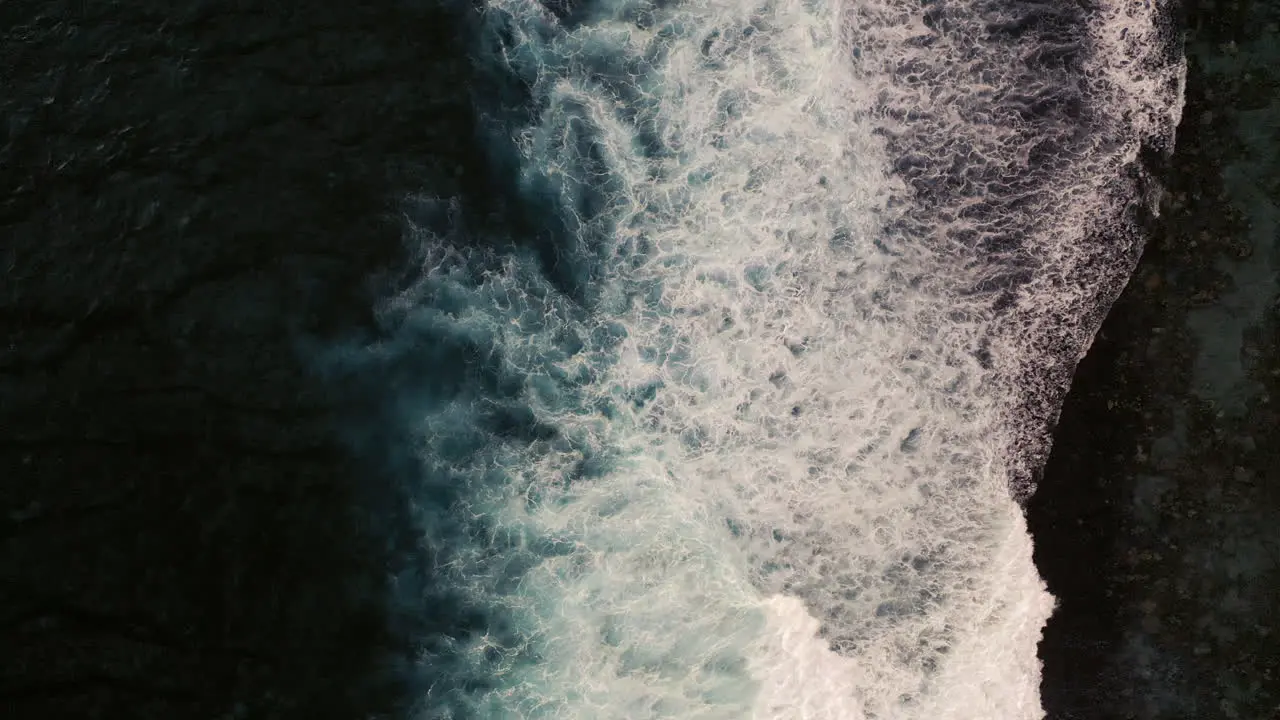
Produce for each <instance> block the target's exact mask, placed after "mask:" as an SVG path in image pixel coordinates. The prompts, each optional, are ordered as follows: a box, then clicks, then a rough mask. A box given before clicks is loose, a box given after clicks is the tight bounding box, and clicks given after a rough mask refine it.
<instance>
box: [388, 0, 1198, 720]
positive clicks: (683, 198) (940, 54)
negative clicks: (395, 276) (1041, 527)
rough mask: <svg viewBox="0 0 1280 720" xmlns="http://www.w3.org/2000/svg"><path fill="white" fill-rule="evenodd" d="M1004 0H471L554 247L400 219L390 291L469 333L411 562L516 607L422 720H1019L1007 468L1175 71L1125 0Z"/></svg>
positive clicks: (445, 656) (1018, 636)
mask: <svg viewBox="0 0 1280 720" xmlns="http://www.w3.org/2000/svg"><path fill="white" fill-rule="evenodd" d="M1002 6H1003V4H985V3H981V2H976V3H967V4H963V5H962V4H960V3H954V2H938V3H931V4H930V6H929V7H928V8H923V9H922V8H920V7H917V6H916V5H915V4H914V3H895V2H865V3H844V2H838V1H836V2H826V1H823V0H763V1H761V2H736V1H732V0H691V1H689V2H672V3H666V2H662V3H651V2H627V1H622V2H613V3H602V4H587V3H583V4H577V5H573V6H572V7H571V6H570V5H569V4H565V3H560V4H557V5H555V6H554V7H550V8H549V7H547V6H544V5H540V4H537V3H534V2H529V1H528V0H492V1H491V2H489V3H488V5H487V7H486V10H485V13H484V15H483V17H482V21H481V33H480V34H481V36H482V37H481V39H480V41H478V42H477V46H476V47H477V51H476V57H477V62H479V63H482V64H485V65H487V66H488V67H490V68H494V69H495V70H494V71H495V72H498V73H502V74H506V75H509V76H510V77H514V78H518V79H519V82H520V83H521V85H522V87H524V88H525V89H526V90H527V91H528V93H529V95H530V97H531V98H532V115H531V117H532V122H524V123H522V122H517V121H515V120H510V119H509V118H508V119H505V120H504V119H503V118H502V117H498V116H500V115H501V113H500V112H499V111H498V110H495V109H492V108H491V109H490V110H488V111H486V112H490V113H491V114H492V115H494V116H495V117H497V119H496V120H494V126H495V127H498V128H507V130H504V131H503V132H506V131H509V134H508V135H507V136H503V135H502V134H501V133H498V136H497V141H498V142H505V143H507V144H509V147H510V148H511V150H512V152H515V153H516V155H517V157H518V162H517V163H516V166H517V167H518V168H519V172H518V174H519V177H517V178H515V179H514V180H513V187H515V188H516V189H517V192H518V193H519V194H520V195H521V198H522V201H523V202H524V203H526V204H527V205H528V206H529V207H531V208H535V209H537V210H538V211H540V212H542V213H545V215H542V216H539V217H543V218H544V219H545V221H544V222H540V223H529V224H528V226H527V230H528V232H530V233H534V234H536V235H537V238H538V242H540V243H542V244H543V245H542V247H544V248H545V247H548V246H550V247H553V249H554V252H546V251H544V252H542V253H541V255H539V256H538V257H534V256H533V255H536V253H535V254H529V253H523V254H522V253H519V252H514V253H511V254H510V255H508V256H505V257H504V256H501V255H499V254H498V253H496V252H489V253H482V252H479V251H475V252H473V253H470V254H468V253H466V252H463V251H461V250H459V249H458V248H457V247H455V245H456V243H454V242H453V241H452V240H451V239H450V238H449V237H446V236H443V235H441V234H440V233H431V232H423V233H421V234H419V236H418V238H419V239H420V241H421V243H422V247H423V262H422V273H421V277H420V279H419V281H418V282H417V283H416V284H414V285H413V287H411V288H410V289H409V290H408V291H407V292H406V293H405V294H403V295H402V296H401V297H400V298H398V299H397V300H396V302H394V303H391V304H389V306H388V312H389V313H392V314H394V315H395V316H396V317H397V318H399V320H398V321H397V322H399V323H400V325H399V327H401V328H408V329H406V330H403V332H402V333H401V336H402V337H403V335H404V333H407V332H409V331H410V330H412V329H416V330H413V331H414V332H418V333H423V334H426V335H427V336H429V337H431V338H434V340H433V342H435V343H436V344H435V345H433V346H432V347H442V346H443V345H441V344H440V343H444V342H445V341H446V340H447V343H452V345H448V347H453V346H455V345H456V346H457V347H458V348H459V350H458V357H459V358H461V360H460V364H459V366H458V367H460V368H463V369H462V370H460V371H459V372H461V373H462V376H460V377H462V379H460V380H459V381H458V383H457V384H456V385H455V386H450V388H449V389H447V391H446V390H443V389H437V390H433V391H432V392H434V393H435V394H434V395H431V396H430V400H431V402H429V403H426V402H420V401H417V400H409V401H406V403H405V405H404V407H405V410H404V412H405V414H406V416H408V417H410V421H411V422H413V423H414V424H415V426H416V427H417V428H418V431H419V434H420V436H421V437H423V438H424V441H423V444H422V458H423V468H424V471H423V472H424V477H425V478H429V479H430V482H433V483H436V484H437V485H433V486H432V487H437V486H440V487H447V488H449V491H450V492H451V493H453V496H456V498H457V500H456V501H453V502H451V504H450V505H449V506H448V512H444V513H438V514H437V515H432V516H430V518H429V521H428V520H424V527H426V528H439V527H441V526H442V524H448V523H452V524H453V525H450V527H455V526H456V528H460V531H461V532H462V533H463V534H464V535H465V536H466V537H467V538H468V541H467V542H465V543H461V544H458V545H456V546H455V547H452V548H450V549H449V550H447V551H445V550H441V551H440V552H439V554H438V558H439V567H438V568H437V569H436V570H437V571H438V572H439V573H440V575H441V577H444V578H447V579H448V581H449V582H451V583H453V585H454V586H455V587H456V588H457V592H458V593H459V595H460V596H461V597H463V598H465V601H466V602H469V603H472V604H474V605H475V606H476V607H485V608H487V609H488V611H489V612H491V613H492V614H493V616H494V617H501V618H504V622H503V624H502V626H501V627H497V626H496V625H495V627H493V628H492V629H491V631H489V632H480V631H477V632H474V633H471V634H469V635H466V636H465V637H461V638H456V639H455V640H453V641H451V643H450V644H449V645H448V646H447V647H442V648H433V649H432V650H431V652H429V653H424V656H423V662H424V664H427V663H436V664H440V663H444V662H449V663H454V664H456V665H457V667H458V668H459V670H458V673H460V674H465V675H466V676H467V677H469V678H477V679H476V680H474V681H468V682H466V683H458V684H457V685H456V686H454V687H451V688H449V689H447V690H440V691H439V692H440V693H444V694H447V698H446V699H442V698H441V697H440V696H436V695H431V694H430V693H429V694H428V697H427V698H426V699H424V703H423V707H424V710H423V713H424V717H436V716H439V717H454V716H475V717H494V718H497V717H501V718H531V719H532V718H557V719H562V720H575V719H581V720H588V719H592V720H594V719H598V718H627V719H632V718H634V719H641V718H681V719H695V718H698V719H700V718H707V719H711V718H726V719H727V718H760V719H762V720H763V719H766V718H769V719H774V718H776V719H783V718H787V719H791V718H796V719H799V718H806V719H808V718H812V719H826V718H831V719H832V720H834V719H836V718H841V719H848V718H880V719H884V718H903V719H906V718H936V719H937V720H947V719H952V718H954V719H955V720H962V719H968V718H974V717H999V718H1010V719H1016V718H1039V717H1042V714H1043V713H1042V711H1041V709H1040V706H1039V694H1038V685H1039V676H1038V669H1039V665H1038V661H1037V659H1036V642H1037V641H1038V639H1039V634H1040V628H1041V627H1042V626H1043V624H1044V622H1045V620H1046V619H1047V617H1048V615H1049V613H1050V611H1051V609H1052V604H1053V601H1052V598H1051V597H1050V596H1049V595H1048V593H1047V592H1046V591H1045V588H1044V586H1043V583H1042V582H1041V581H1040V579H1039V577H1038V576H1037V574H1036V572H1035V568H1034V566H1033V565H1032V562H1031V542H1030V539H1029V537H1028V535H1027V531H1026V526H1025V523H1024V522H1023V518H1022V515H1021V512H1020V509H1019V507H1018V506H1017V504H1016V503H1015V501H1014V499H1013V497H1012V496H1011V488H1010V485H1011V483H1014V482H1016V481H1017V480H1018V478H1019V477H1020V475H1019V473H1020V472H1022V471H1023V469H1024V467H1023V466H1022V465H1020V464H1019V463H1025V462H1026V461H1025V453H1024V454H1022V455H1020V454H1019V452H1020V451H1021V450H1026V451H1027V452H1029V453H1030V454H1031V455H1034V453H1035V452H1038V451H1039V450H1038V449H1037V446H1035V442H1040V443H1042V444H1043V434H1044V432H1045V429H1044V425H1045V423H1044V422H1043V420H1044V418H1045V417H1047V416H1048V415H1052V414H1053V413H1055V412H1056V409H1053V410H1051V411H1050V410H1046V409H1045V408H1047V407H1049V405H1046V403H1049V404H1052V403H1054V402H1057V400H1056V399H1055V398H1054V397H1053V388H1054V387H1055V385H1054V384H1055V383H1058V382H1059V381H1060V380H1061V378H1060V377H1059V376H1058V375H1055V374H1054V373H1057V372H1059V371H1058V370H1057V369H1056V368H1059V367H1061V366H1064V364H1066V365H1070V366H1072V367H1073V366H1074V362H1075V359H1076V358H1078V356H1079V353H1080V352H1082V347H1083V345H1084V344H1086V343H1087V339H1088V337H1089V336H1090V335H1091V333H1092V332H1093V329H1094V327H1091V326H1089V323H1088V321H1087V320H1080V319H1079V318H1078V317H1077V316H1088V315H1089V314H1090V313H1093V314H1096V313H1098V312H1100V309H1099V308H1100V303H1099V300H1098V297H1101V296H1105V295H1106V293H1108V292H1111V289H1110V287H1111V286H1109V285H1108V283H1112V284H1113V285H1114V284H1115V283H1116V282H1117V281H1119V282H1122V281H1123V276H1124V274H1125V273H1127V272H1128V268H1127V267H1126V266H1125V262H1127V260H1126V258H1129V257H1130V256H1131V255H1132V254H1133V249H1132V247H1131V246H1129V245H1125V246H1124V247H1112V246H1109V245H1106V242H1114V238H1113V239H1112V240H1109V241H1108V240H1097V239H1090V236H1089V233H1090V232H1091V231H1090V229H1089V227H1088V226H1089V225H1090V218H1091V217H1099V218H1114V219H1115V220H1114V221H1113V223H1112V224H1113V225H1116V226H1120V225H1122V224H1123V223H1122V221H1121V219H1120V209H1121V208H1122V206H1123V205H1124V204H1125V203H1127V202H1132V201H1133V198H1134V197H1135V193H1134V192H1133V186H1131V185H1127V184H1125V182H1127V181H1124V182H1122V181H1119V180H1116V179H1115V178H1116V177H1118V174H1119V173H1121V172H1122V171H1124V170H1125V168H1128V167H1130V166H1131V165H1132V164H1133V162H1134V160H1135V158H1136V152H1137V148H1138V147H1139V146H1140V145H1141V144H1142V143H1143V142H1147V141H1149V140H1150V139H1151V138H1152V137H1155V136H1157V135H1160V134H1161V133H1166V132H1168V130H1169V128H1170V127H1171V125H1169V122H1170V121H1173V122H1175V123H1176V112H1177V109H1176V108H1173V109H1170V108H1172V106H1173V101H1172V100H1171V99H1170V98H1171V97H1172V95H1171V94H1170V93H1171V92H1173V90H1176V89H1177V88H1176V85H1177V83H1176V82H1175V80H1176V75H1177V68H1176V67H1173V66H1169V65H1167V64H1166V65H1161V64H1160V63H1159V62H1157V60H1156V59H1153V58H1148V57H1145V56H1143V55H1142V52H1144V51H1143V49H1142V48H1141V47H1137V46H1134V45H1133V44H1132V43H1131V42H1129V39H1130V38H1132V37H1133V34H1134V33H1139V34H1141V32H1147V30H1144V28H1148V27H1149V26H1150V25H1151V23H1152V22H1154V21H1153V19H1152V18H1153V12H1154V11H1152V10H1146V11H1141V12H1139V11H1136V10H1129V11H1127V12H1124V13H1120V12H1119V11H1116V10H1115V9H1114V8H1111V6H1109V5H1106V4H1105V3H1104V4H1103V5H1102V6H1100V7H1103V10H1102V11H1101V12H1102V14H1101V15H1098V16H1097V17H1095V18H1092V19H1091V18H1088V17H1084V16H1078V17H1077V16H1070V15H1069V14H1064V15H1055V14H1053V13H1052V12H1049V11H1047V10H1046V11H1045V12H1046V13H1048V14H1037V13H1038V12H1039V10H1036V11H1034V12H1033V11H1027V13H1026V14H1025V16H1015V15H1010V14H1009V13H1008V12H1007V11H1005V10H1003V9H1002ZM1037 7H1038V6H1037ZM1117 7H1118V6H1117ZM1040 10H1043V8H1040ZM1019 12H1021V11H1019ZM1002 13H1003V14H1002ZM1108 13H1110V14H1108ZM1117 13H1118V14H1119V15H1120V16H1123V19H1124V22H1126V23H1129V28H1130V29H1129V32H1128V33H1126V34H1122V35H1119V36H1117V35H1116V34H1115V32H1114V29H1113V28H1112V26H1111V25H1108V23H1111V22H1112V16H1116V15H1117ZM1048 39H1053V40H1054V41H1055V42H1057V44H1056V45H1049V44H1046V43H1047V40H1048ZM1126 43H1128V44H1127V45H1126ZM1037 48H1040V51H1038V54H1037V52H1033V51H1035V50H1036V49H1037ZM1045 48H1048V49H1047V50H1046V49H1045ZM1054 48H1056V49H1054ZM1029 53H1030V54H1029ZM1108 53H1112V54H1114V55H1123V54H1124V53H1128V55H1125V57H1127V58H1129V60H1128V61H1126V62H1128V63H1129V64H1128V65H1124V64H1121V63H1119V61H1116V60H1115V59H1114V57H1113V56H1112V55H1108ZM1126 68H1127V69H1126ZM1171 68H1172V69H1171ZM1081 75H1082V76H1083V77H1084V78H1085V82H1084V83H1083V85H1082V84H1080V83H1077V82H1076V78H1077V77H1079V76H1081ZM1139 76H1141V77H1139ZM1130 81H1131V82H1130ZM1126 82H1128V83H1129V84H1126ZM1055 83H1056V84H1055ZM1171 83H1172V85H1171ZM1171 87H1172V88H1173V89H1172V90H1171V89H1170V88H1171ZM1072 88H1074V90H1073V89H1072ZM1161 103H1164V105H1161ZM495 107H496V106H495ZM1135 108H1138V109H1139V110H1141V111H1142V112H1141V113H1139V115H1134V112H1135V110H1134V109H1135ZM511 117H516V115H512V116H511ZM1135 117H1140V118H1141V120H1135V119H1133V118H1135ZM504 122H505V123H507V124H505V125H504V124H503V123H504ZM526 241H529V242H532V240H531V239H530V238H514V239H512V242H513V243H514V244H515V245H519V244H520V243H521V242H526ZM1121 245H1124V243H1121ZM539 258H540V259H539ZM1108 302H1109V301H1108ZM1103 304H1105V303H1103ZM1073 313H1074V314H1073ZM1055 323H1056V324H1055ZM1046 338H1047V340H1046ZM1046 348H1048V350H1046ZM1055 363H1056V364H1055ZM432 387H434V386H432ZM1024 392H1025V393H1027V396H1026V397H1030V398H1031V399H1030V400H1027V399H1026V397H1024V396H1023V393H1024ZM1037 403H1039V404H1037ZM415 413H416V414H415ZM1028 443H1030V445H1028ZM1028 448H1029V449H1028ZM424 482H428V481H424ZM424 516H425V511H424ZM430 532H437V534H439V532H438V531H437V530H431V531H430ZM428 534H430V533H428ZM433 537H434V536H433ZM446 700H447V703H448V704H449V707H450V708H451V709H450V710H449V711H448V712H449V713H453V714H441V713H442V712H444V711H441V710H439V709H438V708H440V707H443V705H442V704H441V703H444V702H446ZM432 708H436V709H435V710H433V709H432ZM432 713H435V714H432Z"/></svg>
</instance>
